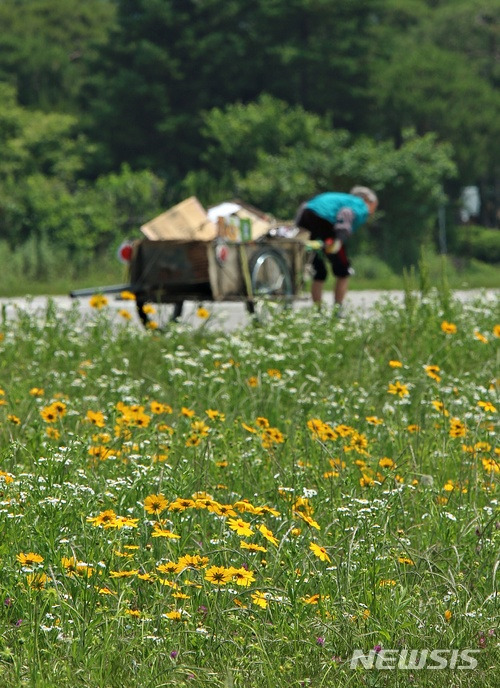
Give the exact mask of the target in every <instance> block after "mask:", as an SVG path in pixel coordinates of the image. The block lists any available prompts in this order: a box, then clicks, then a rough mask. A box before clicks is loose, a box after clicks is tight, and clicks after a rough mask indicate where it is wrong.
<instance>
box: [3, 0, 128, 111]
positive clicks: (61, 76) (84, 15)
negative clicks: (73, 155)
mask: <svg viewBox="0 0 500 688" xmlns="http://www.w3.org/2000/svg"><path fill="white" fill-rule="evenodd" d="M114 14H115V2H114V0H85V2H80V0H2V2H1V3H0V26H1V27H2V31H1V33H0V81H1V80H7V81H9V82H10V83H11V84H12V85H13V86H15V87H16V89H17V91H18V93H19V101H20V103H21V104H23V105H26V106H30V107H35V108H38V109H43V110H51V109H62V110H68V111H72V112H77V111H78V109H79V98H80V91H81V88H82V85H83V82H84V79H85V78H86V76H87V74H88V62H89V60H90V58H91V56H92V55H95V54H96V47H97V45H99V44H100V43H102V42H104V41H105V40H106V39H107V36H108V32H109V29H110V27H111V26H112V24H113V17H114Z"/></svg>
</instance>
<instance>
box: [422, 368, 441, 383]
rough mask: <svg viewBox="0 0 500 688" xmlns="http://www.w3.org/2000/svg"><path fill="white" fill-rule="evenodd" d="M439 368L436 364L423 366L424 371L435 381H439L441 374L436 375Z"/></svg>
mask: <svg viewBox="0 0 500 688" xmlns="http://www.w3.org/2000/svg"><path fill="white" fill-rule="evenodd" d="M439 370H440V368H439V366H437V365H428V366H425V372H426V373H427V375H428V376H429V377H430V378H432V379H433V380H436V382H441V376H440V375H438V373H439Z"/></svg>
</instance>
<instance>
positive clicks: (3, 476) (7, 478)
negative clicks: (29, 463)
mask: <svg viewBox="0 0 500 688" xmlns="http://www.w3.org/2000/svg"><path fill="white" fill-rule="evenodd" d="M1 481H3V482H4V483H5V484H6V485H8V484H9V483H13V482H14V478H13V477H12V476H11V475H10V473H6V472H5V471H0V482H1Z"/></svg>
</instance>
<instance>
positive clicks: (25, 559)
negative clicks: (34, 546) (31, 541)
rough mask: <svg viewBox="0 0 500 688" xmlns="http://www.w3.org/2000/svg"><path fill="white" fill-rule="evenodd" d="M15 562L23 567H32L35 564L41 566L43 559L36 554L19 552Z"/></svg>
mask: <svg viewBox="0 0 500 688" xmlns="http://www.w3.org/2000/svg"><path fill="white" fill-rule="evenodd" d="M16 559H17V561H18V562H19V563H20V564H22V565H23V566H34V565H35V564H41V563H42V561H43V557H42V555H41V554H36V552H28V553H26V554H25V553H24V552H19V554H18V555H17V557H16Z"/></svg>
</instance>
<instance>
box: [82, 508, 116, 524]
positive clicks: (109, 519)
mask: <svg viewBox="0 0 500 688" xmlns="http://www.w3.org/2000/svg"><path fill="white" fill-rule="evenodd" d="M116 519H117V515H116V514H115V512H114V511H113V509H106V510H105V511H101V513H100V514H98V515H97V516H87V521H88V522H89V523H92V525H94V526H96V527H100V526H102V527H103V528H114V527H115V524H116Z"/></svg>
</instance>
